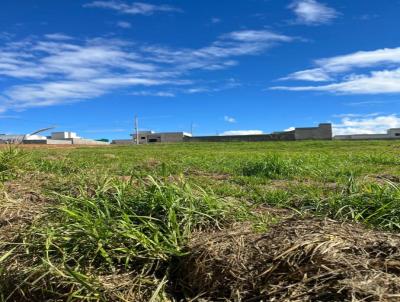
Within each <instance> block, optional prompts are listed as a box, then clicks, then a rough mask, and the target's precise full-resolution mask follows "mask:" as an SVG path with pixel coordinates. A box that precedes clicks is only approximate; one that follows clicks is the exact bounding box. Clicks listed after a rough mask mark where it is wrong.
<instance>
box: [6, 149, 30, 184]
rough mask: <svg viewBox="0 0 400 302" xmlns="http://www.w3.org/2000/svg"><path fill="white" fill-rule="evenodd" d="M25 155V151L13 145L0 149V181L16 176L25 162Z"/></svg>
mask: <svg viewBox="0 0 400 302" xmlns="http://www.w3.org/2000/svg"><path fill="white" fill-rule="evenodd" d="M27 156H28V154H27V153H25V152H23V151H22V150H21V149H19V148H18V147H15V146H13V145H7V146H6V147H5V148H4V149H0V181H6V180H9V179H11V178H14V177H16V176H17V175H18V174H19V173H20V172H21V171H22V169H23V168H24V166H25V165H26V164H27V162H28V159H27Z"/></svg>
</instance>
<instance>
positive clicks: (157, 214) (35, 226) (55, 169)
mask: <svg viewBox="0 0 400 302" xmlns="http://www.w3.org/2000/svg"><path fill="white" fill-rule="evenodd" d="M399 231H400V142H394V141H380V142H375V141H369V142H318V141H315V142H287V143H284V142H269V143H214V144H213V143H201V144H195V143H193V144H191V143H188V144H170V145H149V146H124V147H96V148H93V147H82V148H62V147H59V148H14V147H7V146H4V147H3V148H1V149H0V301H3V300H5V301H198V300H202V301H399V300H400V236H399V235H398V233H399Z"/></svg>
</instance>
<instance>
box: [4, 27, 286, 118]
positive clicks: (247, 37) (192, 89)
mask: <svg viewBox="0 0 400 302" xmlns="http://www.w3.org/2000/svg"><path fill="white" fill-rule="evenodd" d="M60 35H61V34H58V36H55V34H52V35H51V36H50V37H48V36H47V37H44V39H40V38H37V37H31V38H28V39H24V40H21V41H10V42H6V43H5V44H3V45H0V76H1V77H2V78H3V79H8V78H13V79H14V80H13V81H12V83H13V85H12V86H9V87H7V86H4V88H3V90H2V92H1V93H0V110H1V111H6V110H9V109H14V110H21V109H26V108H31V107H38V106H51V105H56V104H63V103H71V102H77V101H82V100H87V99H92V98H96V97H100V96H103V95H105V94H107V93H110V92H113V91H116V90H120V89H127V88H130V87H137V86H144V87H149V86H152V87H157V91H153V90H152V91H151V94H152V95H155V96H165V97H167V96H173V95H175V93H202V92H217V91H221V90H224V89H231V88H234V87H237V86H240V83H238V82H237V81H235V80H234V79H229V80H228V81H227V82H226V83H223V84H221V81H218V82H217V83H211V84H204V81H203V83H201V81H197V80H196V79H190V77H192V76H193V74H192V73H191V71H192V70H196V69H197V70H198V69H200V70H205V71H208V72H212V71H214V70H219V69H226V68H230V67H232V66H235V65H237V64H238V57H240V56H245V55H257V54H259V53H262V52H264V51H266V50H267V49H268V48H270V47H272V46H273V45H275V44H276V43H278V42H283V41H291V38H290V37H286V36H283V35H278V34H274V33H272V32H268V33H266V32H265V31H264V30H262V31H248V30H247V31H245V32H242V33H241V32H240V31H236V32H233V33H228V34H226V35H224V36H223V37H219V38H218V39H217V40H216V41H214V42H212V43H211V44H210V45H208V46H205V47H201V48H197V49H195V48H194V49H190V48H167V47H161V46H151V45H146V46H142V45H140V44H138V43H133V42H128V41H123V40H117V39H114V40H112V39H107V40H105V39H103V38H95V39H86V40H79V39H74V38H72V37H71V39H67V40H66V39H64V38H63V37H62V36H60ZM261 37H263V38H261ZM50 38H51V39H50ZM181 86H185V88H179V87H181ZM142 89H143V88H142ZM143 91H144V90H138V92H136V93H137V95H145V94H148V95H149V94H150V92H143ZM146 91H147V90H146ZM166 91H168V92H166ZM133 93H135V91H133Z"/></svg>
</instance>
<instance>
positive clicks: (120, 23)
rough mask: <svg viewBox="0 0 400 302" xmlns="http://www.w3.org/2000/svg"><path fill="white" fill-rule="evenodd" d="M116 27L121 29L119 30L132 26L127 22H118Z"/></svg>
mask: <svg viewBox="0 0 400 302" xmlns="http://www.w3.org/2000/svg"><path fill="white" fill-rule="evenodd" d="M117 26H118V27H121V28H131V27H132V24H130V23H129V22H126V21H119V22H117Z"/></svg>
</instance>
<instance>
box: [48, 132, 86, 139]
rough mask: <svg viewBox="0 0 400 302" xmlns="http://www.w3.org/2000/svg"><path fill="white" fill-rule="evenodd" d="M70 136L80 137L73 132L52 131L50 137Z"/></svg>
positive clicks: (62, 137)
mask: <svg viewBox="0 0 400 302" xmlns="http://www.w3.org/2000/svg"><path fill="white" fill-rule="evenodd" d="M71 138H80V137H79V136H77V135H76V133H75V132H67V131H64V132H52V133H51V139H71Z"/></svg>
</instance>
